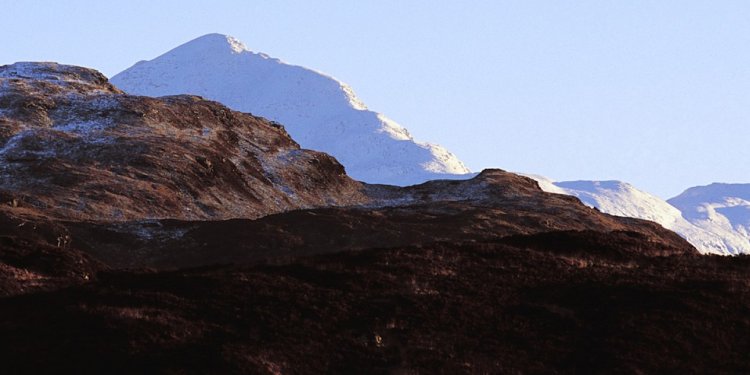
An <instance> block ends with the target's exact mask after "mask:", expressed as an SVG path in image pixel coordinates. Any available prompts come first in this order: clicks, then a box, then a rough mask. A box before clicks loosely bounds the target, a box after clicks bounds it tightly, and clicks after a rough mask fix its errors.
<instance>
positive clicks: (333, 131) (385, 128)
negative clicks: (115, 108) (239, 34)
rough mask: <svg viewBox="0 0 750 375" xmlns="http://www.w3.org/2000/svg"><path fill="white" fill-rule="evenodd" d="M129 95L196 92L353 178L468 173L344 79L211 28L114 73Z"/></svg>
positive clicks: (393, 180)
mask: <svg viewBox="0 0 750 375" xmlns="http://www.w3.org/2000/svg"><path fill="white" fill-rule="evenodd" d="M111 82H112V83H113V84H114V85H115V86H117V87H118V88H120V89H122V90H124V91H125V92H127V93H129V94H134V95H146V96H165V95H176V94H192V95H199V96H202V97H204V98H207V99H211V100H215V101H218V102H221V103H222V104H224V105H226V106H228V107H230V108H232V109H234V110H238V111H242V112H250V113H252V114H254V115H258V116H263V117H265V118H268V119H270V120H273V121H277V122H279V123H281V124H283V125H284V126H285V128H286V130H287V131H288V132H289V134H290V135H291V136H292V137H293V138H294V139H295V140H296V141H297V142H299V144H300V145H301V146H302V147H303V148H308V149H313V150H319V151H324V152H326V153H328V154H331V155H333V156H334V157H335V158H336V159H338V160H339V161H340V162H341V163H342V164H343V165H344V166H345V167H346V171H347V173H348V174H349V175H350V176H352V177H353V178H355V179H357V180H360V181H365V182H369V183H383V184H392V185H411V184H416V183H421V182H424V181H427V180H432V179H438V178H469V177H470V176H462V175H464V174H466V173H469V172H470V171H469V170H468V169H467V168H466V166H464V164H463V163H462V162H461V161H460V160H459V159H458V158H456V156H455V155H453V154H452V153H450V152H448V151H447V150H446V149H445V148H443V147H441V146H438V145H434V144H430V143H422V142H417V141H415V140H414V139H413V138H412V136H411V135H410V134H409V132H408V131H407V130H406V129H404V128H403V127H401V126H400V125H399V124H397V123H396V122H394V121H393V120H390V119H389V118H387V117H385V116H384V115H382V114H380V113H376V112H373V111H370V110H368V109H367V107H366V106H365V105H364V103H362V102H361V101H360V100H359V99H358V98H357V97H356V95H355V94H354V92H353V91H352V89H351V88H350V87H349V86H347V85H346V84H344V83H342V82H339V81H337V80H336V79H334V78H332V77H330V76H327V75H324V74H322V73H319V72H316V71H314V70H310V69H307V68H304V67H300V66H295V65H290V64H287V63H284V62H282V61H280V60H278V59H274V58H271V57H269V56H267V55H265V54H263V53H255V52H252V51H250V50H248V48H247V47H245V45H244V44H242V43H241V42H240V41H238V40H237V39H235V38H233V37H230V36H226V35H221V34H209V35H205V36H202V37H199V38H197V39H194V40H192V41H190V42H187V43H185V44H183V45H181V46H179V47H177V48H175V49H173V50H171V51H169V52H167V53H165V54H163V55H161V56H159V57H157V58H155V59H153V60H151V61H141V62H138V63H137V64H135V65H134V66H132V67H131V68H129V69H127V70H125V71H123V72H121V73H119V74H117V75H115V76H114V77H112V79H111Z"/></svg>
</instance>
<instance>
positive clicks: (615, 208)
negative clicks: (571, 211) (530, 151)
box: [527, 175, 750, 255]
mask: <svg viewBox="0 0 750 375" xmlns="http://www.w3.org/2000/svg"><path fill="white" fill-rule="evenodd" d="M527 176H528V177H531V178H533V179H535V180H537V182H538V183H539V186H540V187H541V188H542V190H544V191H547V192H550V193H558V194H567V195H572V196H575V197H577V198H578V199H580V200H581V201H582V202H583V203H585V204H586V205H589V206H591V207H596V208H597V209H599V210H600V211H602V212H604V213H608V214H611V215H616V216H626V217H634V218H639V219H645V220H651V221H653V222H656V223H659V224H661V225H662V226H663V227H665V228H667V229H670V230H672V231H674V232H676V233H678V234H679V235H681V236H682V237H683V238H685V239H686V240H688V242H690V243H691V244H692V245H693V246H695V247H696V248H697V249H698V250H699V251H700V252H701V253H705V254H722V255H731V254H741V253H750V241H748V239H750V237H748V235H747V233H748V229H750V227H749V226H748V225H749V224H750V202H749V200H750V199H748V198H750V188H749V187H748V186H750V185H746V186H745V189H744V192H745V195H741V194H739V191H741V190H742V189H741V188H737V189H734V190H731V189H729V190H730V191H732V192H734V193H736V194H734V195H731V194H729V196H731V198H725V196H726V194H725V195H722V194H718V193H717V192H716V191H715V190H718V189H715V190H714V191H711V192H708V191H703V190H696V189H700V188H692V189H689V190H688V191H687V192H685V193H683V195H680V196H679V197H677V198H673V199H671V200H670V201H669V202H667V201H664V200H663V199H661V198H659V197H656V196H654V195H651V194H649V193H647V192H644V191H642V190H639V189H637V188H635V187H634V186H633V185H630V184H628V183H625V182H621V181H564V182H555V181H552V180H550V179H548V178H545V177H542V176H538V175H527ZM712 186H713V185H712ZM739 196H741V197H743V198H738V197H739ZM719 197H721V198H719ZM704 202H711V203H704ZM670 203H671V204H670ZM678 203H679V204H678ZM691 210H692V211H693V212H694V214H693V215H692V216H691V214H690V212H691ZM722 210H729V211H731V212H732V213H733V214H734V215H731V214H730V216H731V217H732V219H729V218H727V217H726V216H724V214H722V213H721V212H722ZM706 211H709V213H707V214H706V213H705V212H706ZM743 215H744V216H743Z"/></svg>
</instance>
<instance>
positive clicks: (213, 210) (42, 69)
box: [0, 63, 366, 221]
mask: <svg viewBox="0 0 750 375" xmlns="http://www.w3.org/2000/svg"><path fill="white" fill-rule="evenodd" d="M0 144H2V148H0V195H1V196H2V197H4V198H5V199H6V201H8V202H15V203H14V205H15V206H16V207H18V208H19V210H18V211H20V212H23V213H25V214H29V215H33V214H34V213H36V214H39V215H42V216H44V217H48V218H57V219H72V220H96V221H124V220H140V219H157V218H174V219H193V220H206V219H212V220H216V219H228V218H233V217H244V218H253V217H260V216H264V215H268V214H271V213H277V212H284V211H288V210H292V209H299V208H310V207H317V206H336V205H351V204H357V203H363V202H365V201H366V199H365V196H364V195H363V194H362V193H361V190H362V185H361V184H360V183H359V182H356V181H353V180H351V179H350V178H349V177H347V176H346V173H345V171H344V168H343V167H342V166H341V165H340V164H339V163H338V162H337V161H336V160H335V159H333V158H331V157H330V156H328V155H326V154H323V153H320V152H315V151H309V150H301V149H300V148H299V145H297V143H296V142H294V141H293V140H292V139H291V138H290V137H289V136H288V134H287V133H286V132H285V131H284V128H283V127H282V126H280V125H278V124H274V123H271V122H269V121H266V120H264V119H262V118H258V117H254V116H251V115H248V114H243V113H239V112H235V111H231V110H229V109H228V108H226V107H224V106H222V105H220V104H218V103H215V102H210V101H206V100H202V99H201V98H198V97H191V96H175V97H165V98H160V99H154V98H147V97H138V96H129V95H125V94H123V93H122V92H121V91H119V90H118V89H116V88H115V87H113V86H112V85H110V84H109V83H108V82H107V80H106V78H105V77H104V76H102V75H101V74H99V73H98V72H95V71H93V70H89V69H84V68H78V67H70V66H64V65H57V64H53V63H43V64H40V63H17V64H13V65H9V66H3V67H0Z"/></svg>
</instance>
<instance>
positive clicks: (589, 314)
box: [0, 239, 750, 373]
mask: <svg viewBox="0 0 750 375" xmlns="http://www.w3.org/2000/svg"><path fill="white" fill-rule="evenodd" d="M512 242H513V244H512V245H511V244H507V243H503V241H496V242H485V243H472V244H464V245H461V244H446V243H440V244H431V245H425V246H420V247H405V248H394V249H373V250H366V251H362V252H355V253H338V254H330V255H319V256H311V257H304V258H299V259H293V260H291V261H288V262H283V263H280V264H274V265H271V264H264V265H255V266H244V267H229V266H227V267H209V268H201V269H192V270H183V271H174V272H161V273H157V272H146V271H141V272H104V273H101V274H100V275H99V278H98V280H97V281H96V282H93V283H90V284H88V285H84V286H78V287H72V288H68V289H62V290H58V291H54V292H48V293H39V294H33V295H25V296H18V297H10V298H5V299H2V300H0V322H2V323H1V324H0V343H1V345H2V350H0V360H2V363H3V372H4V373H17V372H21V373H45V372H49V373H151V372H160V373H330V372H339V373H520V372H523V373H634V372H641V373H665V372H666V373H745V372H747V371H750V367H749V365H748V361H747V358H746V350H745V349H747V348H749V347H750V293H749V292H748V281H747V280H748V275H750V259H747V258H719V257H700V256H679V257H666V258H650V257H639V256H630V257H628V258H626V259H622V258H620V257H618V256H606V254H608V253H612V252H614V250H611V251H606V250H607V249H579V250H581V251H585V252H590V253H596V252H599V251H601V250H604V254H605V255H604V256H590V255H580V254H578V255H576V254H572V253H570V252H567V251H564V252H556V251H555V246H554V244H545V246H544V249H540V248H539V247H540V246H539V241H537V240H536V239H531V240H529V242H530V243H532V244H531V246H527V244H524V243H523V241H520V240H519V239H515V240H514V241H512ZM584 242H585V241H584Z"/></svg>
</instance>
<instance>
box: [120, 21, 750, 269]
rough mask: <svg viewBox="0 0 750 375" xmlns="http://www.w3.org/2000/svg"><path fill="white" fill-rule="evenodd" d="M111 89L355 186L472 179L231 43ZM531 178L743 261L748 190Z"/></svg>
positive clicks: (203, 42) (205, 41) (211, 44)
mask: <svg viewBox="0 0 750 375" xmlns="http://www.w3.org/2000/svg"><path fill="white" fill-rule="evenodd" d="M111 82H112V83H113V84H114V85H115V86H117V87H118V88H120V89H122V90H124V91H126V92H128V93H130V94H137V95H148V96H163V95H175V94H194V95H200V96H203V97H205V98H208V99H211V100H216V101H219V102H221V103H223V104H225V105H227V106H229V107H230V108H233V109H235V110H239V111H243V112H251V113H253V114H256V115H259V116H263V117H266V118H268V119H271V120H273V121H277V122H279V123H282V124H283V125H284V126H285V127H286V129H287V131H288V132H289V133H290V135H291V136H292V137H293V138H294V139H295V140H297V141H298V142H299V143H300V145H301V146H302V147H304V148H309V149H315V150H320V151H324V152H327V153H329V154H331V155H333V156H334V157H336V158H337V159H338V160H339V161H340V162H341V163H342V164H343V165H344V166H345V167H346V170H347V173H348V174H349V175H350V176H352V177H353V178H355V179H358V180H361V181H365V182H369V183H382V184H393V185H409V184H416V183H421V182H424V181H427V180H432V179H446V178H448V179H465V178H470V177H473V176H474V175H475V174H472V173H470V171H469V170H468V169H467V168H466V167H465V166H464V164H463V163H462V162H461V161H460V160H459V159H458V158H457V157H456V156H455V155H453V154H452V153H450V152H449V151H447V150H446V149H444V148H443V147H440V146H438V145H434V144H430V143H422V142H417V141H415V140H414V139H413V138H412V137H411V135H410V134H409V132H408V131H407V130H406V129H405V128H403V127H402V126H400V125H399V124H397V123H396V122H394V121H393V120H390V119H388V118H387V117H385V116H384V115H382V114H380V113H376V112H373V111H370V110H368V109H367V107H366V106H365V105H364V103H362V102H361V101H360V100H359V99H357V97H356V96H355V94H354V92H353V90H352V89H351V88H350V87H349V86H347V85H346V84H344V83H342V82H339V81H337V80H336V79H334V78H332V77H330V76H327V75H324V74H322V73H319V72H316V71H314V70H310V69H307V68H304V67H300V66H295V65H290V64H287V63H284V62H282V61H280V60H278V59H274V58H271V57H269V56H267V55H265V54H263V53H255V52H251V51H249V50H248V49H247V47H245V45H244V44H242V43H241V42H240V41H238V40H237V39H235V38H233V37H230V36H226V35H220V34H209V35H205V36H202V37H200V38H197V39H195V40H192V41H190V42H188V43H185V44H183V45H181V46H179V47H177V48H175V49H173V50H171V51H169V52H167V53H165V54H163V55H161V56H159V57H157V58H155V59H153V60H150V61H141V62H138V63H137V64H135V65H134V66H133V67H131V68H129V69H127V70H125V71H123V72H121V73H119V74H117V75H115V76H114V77H112V79H111ZM531 177H532V178H535V179H536V180H537V181H538V182H539V184H540V186H541V187H542V188H543V189H544V190H546V191H548V192H553V193H560V194H568V195H573V196H576V197H578V198H579V199H581V200H582V201H583V202H584V203H586V204H587V205H590V206H592V207H596V208H597V209H599V210H600V211H602V212H605V213H609V214H613V215H619V216H627V217H634V218H642V219H647V220H652V221H655V222H657V223H659V224H661V225H662V226H664V227H665V228H668V229H671V230H673V231H675V232H677V233H678V234H680V235H681V236H683V237H684V238H685V239H687V240H688V241H689V242H691V243H692V244H693V245H694V246H695V247H696V248H698V250H700V251H701V252H703V253H713V254H740V253H750V235H748V230H749V229H750V202H749V199H748V198H749V197H750V184H746V185H740V184H738V185H726V184H713V185H710V186H705V187H695V188H690V189H688V190H686V191H685V193H683V194H681V195H680V196H677V197H675V198H672V199H670V200H668V201H664V200H663V199H660V198H658V197H656V196H654V195H651V194H649V193H646V192H644V191H641V190H638V189H637V188H635V187H633V186H632V185H630V184H627V183H624V182H619V181H568V182H554V181H551V180H549V179H547V178H545V177H540V176H531Z"/></svg>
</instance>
